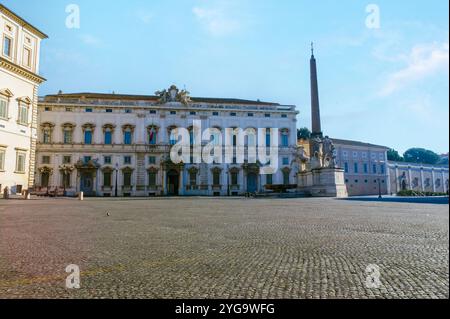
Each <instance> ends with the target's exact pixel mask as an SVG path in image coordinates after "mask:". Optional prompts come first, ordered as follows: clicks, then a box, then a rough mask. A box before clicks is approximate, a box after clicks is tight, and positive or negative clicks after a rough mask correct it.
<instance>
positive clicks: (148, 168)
mask: <svg viewBox="0 0 450 319" xmlns="http://www.w3.org/2000/svg"><path fill="white" fill-rule="evenodd" d="M164 92H166V90H164ZM186 93H187V92H185V91H180V90H178V89H177V88H176V87H175V86H172V87H171V88H169V90H168V91H167V93H166V94H167V97H164V99H162V98H161V96H157V95H147V96H136V95H119V94H95V93H80V94H63V93H60V94H57V95H49V96H46V97H43V98H42V99H41V100H40V102H39V141H38V156H37V169H36V189H37V191H38V192H39V191H41V192H46V191H47V190H49V189H50V190H51V191H53V190H54V189H56V188H57V189H58V190H59V191H60V192H61V191H62V190H64V192H65V193H66V194H68V195H74V194H77V193H79V192H83V193H84V194H85V195H86V196H102V197H114V196H116V195H117V196H139V197H144V196H167V195H170V196H176V195H180V196H227V195H242V194H244V193H246V192H251V193H252V192H259V191H263V190H264V188H265V185H268V184H295V176H296V173H297V172H296V171H295V169H293V168H292V166H291V164H292V162H293V161H294V160H295V155H296V149H297V145H296V134H297V133H296V123H297V115H298V112H297V111H296V109H295V106H291V105H280V104H277V103H266V102H261V101H248V100H239V99H223V98H201V97H199V98H196V97H192V98H191V97H189V96H187V95H186ZM194 121H199V122H201V127H202V130H206V129H208V128H214V129H216V130H217V131H218V132H220V133H218V134H219V135H217V137H216V136H215V135H214V136H211V137H212V138H213V139H214V141H218V140H217V139H220V138H221V139H222V140H221V142H220V144H221V145H224V144H225V142H224V139H225V130H226V129H228V128H233V129H234V128H240V129H242V130H247V129H250V130H255V133H256V130H258V129H259V128H264V129H265V128H277V129H278V134H279V137H278V140H279V147H278V156H279V160H278V162H279V169H278V170H277V171H276V172H275V173H274V174H271V175H270V176H269V175H261V174H260V171H259V168H260V167H259V166H258V164H251V163H238V162H235V161H234V159H233V162H231V163H225V162H222V163H220V162H217V163H216V162H214V163H211V164H206V163H204V162H203V161H202V163H198V164H197V163H193V162H190V163H181V164H174V163H172V161H171V160H170V150H171V147H172V146H173V145H174V144H175V143H176V142H177V141H178V137H177V136H174V135H173V133H172V132H176V129H177V128H185V129H188V130H189V132H192V131H191V128H192V126H193V122H194ZM220 134H221V135H220ZM193 138H194V137H193V136H191V139H193ZM256 138H257V136H256V135H255V136H254V137H251V136H249V137H247V140H246V145H247V144H251V143H252V142H250V139H254V141H256ZM208 142H210V140H209V139H208V140H206V139H203V140H202V142H201V145H202V146H205V145H206V144H207V143H208Z"/></svg>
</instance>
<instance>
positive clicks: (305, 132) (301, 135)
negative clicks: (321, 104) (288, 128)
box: [297, 127, 311, 140]
mask: <svg viewBox="0 0 450 319" xmlns="http://www.w3.org/2000/svg"><path fill="white" fill-rule="evenodd" d="M310 138H311V131H310V130H309V129H308V128H307V127H302V128H301V129H298V130H297V139H303V140H308V139H310Z"/></svg>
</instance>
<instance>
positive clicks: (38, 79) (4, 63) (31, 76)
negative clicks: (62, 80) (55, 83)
mask: <svg viewBox="0 0 450 319" xmlns="http://www.w3.org/2000/svg"><path fill="white" fill-rule="evenodd" d="M0 68H4V69H5V70H8V71H10V72H12V73H15V74H17V75H20V76H23V77H25V78H26V79H28V80H30V81H33V82H34V83H36V84H42V83H44V82H45V81H47V80H46V79H45V78H43V77H42V76H40V75H37V74H36V73H33V72H31V71H28V70H27V69H24V68H22V67H21V66H18V65H17V64H15V63H12V62H10V61H8V60H6V59H5V58H2V57H0Z"/></svg>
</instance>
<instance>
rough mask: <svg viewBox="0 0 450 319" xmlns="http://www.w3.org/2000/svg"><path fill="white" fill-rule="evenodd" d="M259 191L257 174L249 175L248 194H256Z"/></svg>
mask: <svg viewBox="0 0 450 319" xmlns="http://www.w3.org/2000/svg"><path fill="white" fill-rule="evenodd" d="M257 190H258V176H257V175H256V174H255V173H249V174H248V175H247V192H249V193H256V191H257Z"/></svg>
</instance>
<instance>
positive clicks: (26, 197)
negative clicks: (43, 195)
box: [23, 190, 31, 200]
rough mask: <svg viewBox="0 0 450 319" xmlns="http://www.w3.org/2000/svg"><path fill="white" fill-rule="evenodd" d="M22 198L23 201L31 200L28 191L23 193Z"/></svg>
mask: <svg viewBox="0 0 450 319" xmlns="http://www.w3.org/2000/svg"><path fill="white" fill-rule="evenodd" d="M23 197H24V199H25V200H30V199H31V194H30V192H29V191H28V190H26V191H25V193H24V194H23Z"/></svg>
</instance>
